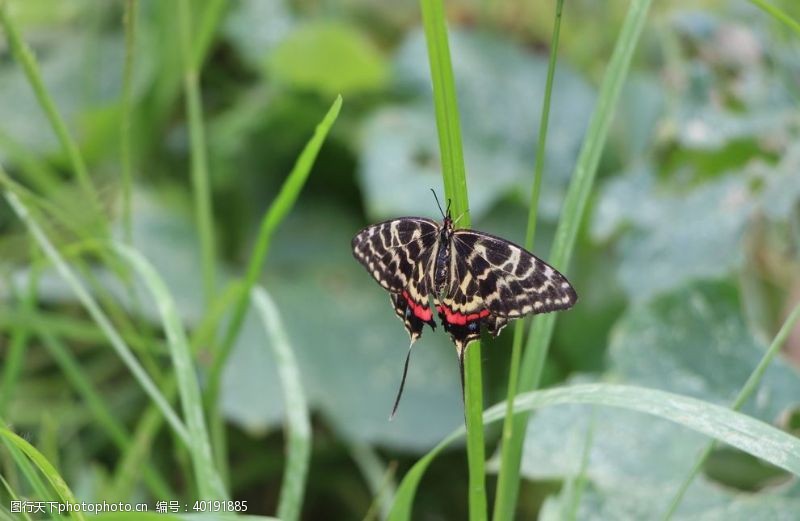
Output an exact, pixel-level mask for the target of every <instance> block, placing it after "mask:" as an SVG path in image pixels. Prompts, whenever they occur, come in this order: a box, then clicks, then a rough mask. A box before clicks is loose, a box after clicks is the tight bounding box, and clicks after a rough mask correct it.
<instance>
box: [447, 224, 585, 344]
mask: <svg viewBox="0 0 800 521" xmlns="http://www.w3.org/2000/svg"><path fill="white" fill-rule="evenodd" d="M450 273H451V282H450V286H449V291H448V292H447V296H446V298H444V299H443V300H442V302H440V303H437V310H438V311H439V315H440V317H441V318H442V321H443V323H444V325H445V330H447V331H448V332H449V333H450V335H451V336H452V337H453V341H454V342H455V343H456V347H457V348H459V350H463V349H464V348H465V347H466V345H467V344H468V343H469V342H471V341H472V340H474V339H476V338H478V336H479V335H480V326H481V324H483V325H484V326H486V328H487V329H488V330H489V332H490V333H491V334H493V335H495V336H497V334H499V333H500V330H501V329H502V328H503V327H505V325H506V324H507V323H508V322H509V321H510V320H513V319H515V318H519V317H522V316H524V315H528V314H536V313H547V312H550V311H557V310H562V309H568V308H570V307H572V306H573V305H574V304H575V302H576V301H577V299H578V296H577V294H576V293H575V290H574V289H573V288H572V286H571V285H570V283H569V281H567V279H566V278H565V277H564V276H563V275H562V274H561V273H559V272H558V271H557V270H556V269H555V268H553V267H552V266H550V265H549V264H547V263H545V262H544V261H542V260H541V259H538V258H536V257H535V256H534V255H533V254H531V253H530V252H528V251H526V250H525V249H524V248H522V247H520V246H517V245H516V244H514V243H512V242H509V241H507V240H505V239H501V238H500V237H495V236H493V235H489V234H486V233H482V232H476V231H474V230H456V231H455V232H454V233H453V252H452V254H451V270H450Z"/></svg>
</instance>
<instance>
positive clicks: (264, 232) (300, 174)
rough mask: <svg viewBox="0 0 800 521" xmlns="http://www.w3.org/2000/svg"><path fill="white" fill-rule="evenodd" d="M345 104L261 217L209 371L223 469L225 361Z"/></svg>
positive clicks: (326, 121) (320, 128)
mask: <svg viewBox="0 0 800 521" xmlns="http://www.w3.org/2000/svg"><path fill="white" fill-rule="evenodd" d="M341 108H342V97H341V96H337V98H336V100H334V102H333V104H332V105H331V108H330V109H328V112H327V114H325V117H324V118H322V121H320V123H319V124H318V125H317V128H316V129H315V130H314V135H313V136H311V139H310V140H309V141H308V143H307V144H306V146H305V148H303V151H302V152H300V155H299V156H298V157H297V162H296V163H295V165H294V168H292V171H291V172H290V173H289V176H288V177H287V178H286V181H284V183H283V186H281V190H280V192H278V195H277V196H276V197H275V200H274V201H272V204H271V205H270V207H269V209H268V210H267V212H266V213H265V214H264V217H263V218H262V219H261V224H260V226H259V230H258V237H257V239H256V244H255V248H254V249H253V253H252V254H251V255H250V260H249V262H248V265H247V271H246V273H245V276H244V281H243V282H242V288H241V293H240V294H239V298H238V301H237V303H236V304H235V308H234V311H233V316H232V318H231V321H230V323H229V324H228V327H227V329H226V331H225V337H224V339H223V341H222V344H221V345H220V347H219V349H218V350H217V352H216V353H214V358H213V360H212V362H211V368H210V370H209V375H208V387H207V390H206V402H207V410H208V411H209V413H208V414H209V419H210V422H211V435H212V437H211V440H212V443H213V446H214V454H215V456H216V458H217V465H218V467H219V468H220V469H223V468H225V467H224V466H223V465H224V463H223V462H221V461H220V460H223V459H224V455H225V452H226V451H225V436H224V428H223V427H224V423H223V420H222V415H221V412H220V411H219V390H220V385H221V383H222V370H223V369H224V368H225V363H226V362H227V360H228V357H229V356H230V353H231V350H232V349H233V344H234V342H235V341H236V338H237V337H238V336H239V330H240V329H241V327H242V323H243V322H244V318H245V316H246V314H247V304H248V298H249V297H248V295H249V294H250V290H251V289H252V288H253V287H254V286H255V283H256V281H257V280H258V276H259V274H260V273H261V271H262V270H263V269H264V261H265V260H266V258H267V253H268V252H269V247H270V243H271V242H272V235H273V234H274V233H275V230H276V229H277V228H278V226H279V225H280V223H281V222H283V219H284V218H285V217H286V216H287V215H288V214H289V212H290V211H291V209H292V207H294V203H295V201H297V197H298V196H299V195H300V190H302V189H303V186H304V185H305V182H306V179H308V175H309V173H310V172H311V167H312V166H314V161H315V160H316V159H317V154H318V153H319V150H320V148H322V144H323V143H324V142H325V138H326V137H327V135H328V132H329V131H330V129H331V127H332V126H333V123H334V122H335V121H336V118H337V117H338V116H339V111H340V110H341ZM223 475H224V473H223Z"/></svg>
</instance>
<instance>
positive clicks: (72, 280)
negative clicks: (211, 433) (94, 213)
mask: <svg viewBox="0 0 800 521" xmlns="http://www.w3.org/2000/svg"><path fill="white" fill-rule="evenodd" d="M0 175H4V173H3V172H2V170H0ZM3 193H4V195H5V198H6V200H7V201H8V203H9V205H10V206H11V208H12V209H13V210H14V212H15V213H16V214H17V216H18V217H19V218H20V220H22V222H23V223H24V224H25V226H26V227H27V228H28V231H29V232H30V233H31V235H32V236H33V237H34V239H35V240H36V242H37V244H38V245H39V247H40V248H41V249H42V251H43V252H44V253H45V255H46V256H47V258H49V259H50V262H52V263H53V265H54V266H55V268H56V270H57V271H58V273H59V274H60V275H61V277H62V278H63V279H64V281H65V282H66V283H67V285H68V286H69V287H70V288H71V289H72V291H73V292H74V293H75V296H76V297H77V298H78V300H79V301H80V303H81V304H82V305H83V306H84V308H86V311H87V312H88V313H89V315H90V316H91V317H92V319H93V320H94V321H95V323H97V325H98V327H100V329H102V330H103V333H104V334H105V336H106V338H107V339H108V341H109V342H110V343H111V346H112V347H113V348H114V350H115V351H116V352H117V354H118V355H119V357H120V358H121V359H122V361H123V362H124V363H125V365H126V366H127V367H128V370H129V371H130V372H131V373H132V374H133V376H134V378H136V380H137V381H138V382H139V385H141V386H142V388H143V389H144V391H145V392H146V393H147V395H148V396H149V397H150V399H151V400H153V402H154V403H155V404H156V405H158V407H159V409H160V410H161V413H162V414H163V415H164V417H165V418H166V419H167V421H168V422H169V424H170V425H171V427H172V429H173V430H174V431H175V433H176V434H177V435H178V437H180V438H181V440H182V441H184V442H188V440H189V436H188V433H187V431H186V427H185V426H184V425H183V423H182V422H181V420H180V418H178V416H177V415H176V414H175V411H173V410H172V407H170V405H169V403H168V402H167V400H166V399H165V398H164V396H163V395H162V394H161V392H160V391H159V390H158V387H157V386H156V385H155V384H154V383H153V380H152V379H151V378H150V376H149V375H148V374H147V372H146V371H145V370H144V369H143V368H142V366H141V364H139V361H138V360H137V359H136V357H135V356H134V354H133V352H132V351H131V349H130V347H128V345H127V344H126V343H125V341H124V340H123V339H122V337H121V336H120V334H119V332H118V331H117V329H116V328H115V327H114V325H113V324H112V323H111V321H110V320H109V319H108V317H107V316H106V314H105V313H104V312H103V310H102V309H100V306H98V305H97V302H96V301H95V299H94V297H92V296H91V295H90V294H89V292H88V291H87V290H86V288H84V286H83V284H82V283H81V281H80V280H79V279H78V277H77V276H76V275H75V274H74V273H73V272H72V270H71V269H70V268H69V266H67V263H66V262H65V261H64V259H63V258H62V257H61V254H59V253H58V251H57V250H56V249H55V247H54V246H53V244H52V243H51V242H50V240H49V239H48V238H47V236H46V235H45V234H44V232H43V231H42V229H41V228H40V227H39V225H38V224H37V223H36V221H35V220H34V219H33V218H32V217H31V215H30V214H29V213H28V209H27V208H26V207H25V205H23V204H22V202H21V201H20V200H19V198H18V197H17V196H16V195H15V194H14V193H12V192H9V191H8V190H6V191H4V192H3Z"/></svg>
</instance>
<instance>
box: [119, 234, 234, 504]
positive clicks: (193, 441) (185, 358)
mask: <svg viewBox="0 0 800 521" xmlns="http://www.w3.org/2000/svg"><path fill="white" fill-rule="evenodd" d="M114 249H115V250H116V251H117V253H119V254H120V255H121V256H122V257H123V258H124V259H125V260H127V261H128V263H129V264H130V265H131V267H133V268H134V270H135V271H136V272H137V273H138V274H139V276H140V277H141V279H142V281H143V282H144V283H145V285H146V286H147V288H148V289H149V290H150V292H151V293H152V295H153V300H155V303H156V305H157V307H158V311H159V314H160V315H161V321H162V323H163V326H164V330H165V331H166V334H167V340H168V344H169V348H170V349H169V350H170V355H171V357H172V363H173V365H174V367H175V375H176V377H177V379H178V391H179V393H180V397H181V405H182V406H183V414H184V416H185V418H186V426H187V429H188V435H189V438H188V447H189V452H190V454H191V458H192V464H193V466H194V470H195V476H196V479H197V486H198V497H199V498H201V499H203V500H209V499H210V500H226V499H227V498H228V493H227V491H226V490H225V487H224V486H223V484H222V479H220V476H219V474H218V473H217V470H216V468H214V463H213V460H212V457H211V444H210V442H209V439H208V431H207V430H206V424H205V419H204V418H203V401H202V398H201V394H200V386H199V384H198V382H197V373H196V370H195V366H194V362H193V357H192V353H191V351H190V349H189V343H188V342H187V340H186V334H185V332H184V330H183V325H182V324H181V319H180V316H179V315H178V310H177V309H176V307H175V302H174V301H173V299H172V296H171V295H170V293H169V290H167V287H166V285H165V284H164V281H163V280H161V277H159V275H158V273H156V271H155V269H154V268H153V266H152V265H151V264H150V263H149V262H148V261H147V260H146V259H145V258H144V257H143V256H142V255H141V254H140V253H139V252H137V251H136V250H134V249H132V248H130V247H128V246H125V245H123V244H121V243H116V244H115V245H114Z"/></svg>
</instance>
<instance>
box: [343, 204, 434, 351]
mask: <svg viewBox="0 0 800 521" xmlns="http://www.w3.org/2000/svg"><path fill="white" fill-rule="evenodd" d="M439 229H440V228H439V225H438V224H437V223H436V222H435V221H432V220H430V219H424V218H419V217H405V218H400V219H392V220H390V221H385V222H382V223H379V224H375V225H372V226H368V227H367V228H364V229H363V230H361V231H360V232H359V233H358V234H357V235H356V236H355V237H354V238H353V241H352V246H353V255H354V256H355V258H356V259H357V260H358V261H359V262H360V263H361V264H362V265H363V266H364V267H365V268H366V269H367V271H369V273H370V274H371V275H372V277H373V278H374V279H375V280H376V281H377V282H378V284H380V285H381V286H382V287H383V288H384V289H386V290H388V291H389V292H390V293H391V295H390V299H391V302H392V306H393V307H394V309H395V313H396V314H397V316H398V317H400V320H402V321H403V324H404V325H405V328H406V330H407V331H408V334H409V335H410V336H411V341H412V342H413V341H415V340H416V339H417V338H419V336H420V335H421V334H422V327H423V325H424V324H429V325H430V326H431V327H435V323H434V322H433V313H432V312H431V309H430V307H429V303H428V300H429V299H428V295H429V288H428V277H427V276H426V275H427V273H428V271H429V270H430V269H432V268H431V265H430V264H431V262H432V258H433V253H434V250H435V249H436V241H437V240H438V234H439Z"/></svg>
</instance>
